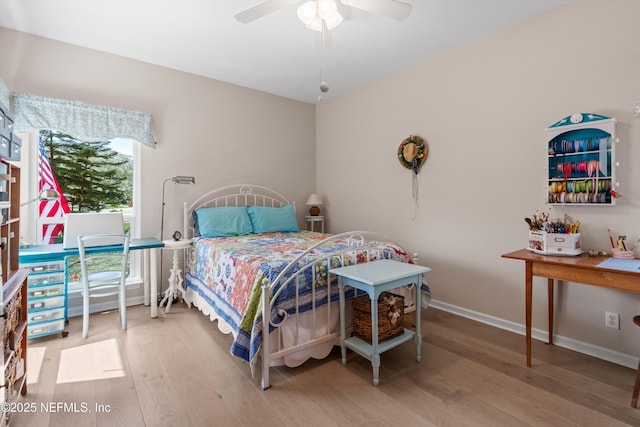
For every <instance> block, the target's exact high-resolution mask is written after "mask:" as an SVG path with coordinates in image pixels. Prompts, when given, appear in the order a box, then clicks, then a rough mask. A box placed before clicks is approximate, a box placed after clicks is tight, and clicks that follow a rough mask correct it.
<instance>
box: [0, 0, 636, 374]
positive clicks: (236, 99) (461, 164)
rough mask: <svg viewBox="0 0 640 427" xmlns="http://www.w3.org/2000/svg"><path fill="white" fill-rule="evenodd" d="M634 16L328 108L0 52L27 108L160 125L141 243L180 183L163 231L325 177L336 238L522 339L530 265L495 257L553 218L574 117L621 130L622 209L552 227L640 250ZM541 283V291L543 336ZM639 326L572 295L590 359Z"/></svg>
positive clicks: (478, 56)
mask: <svg viewBox="0 0 640 427" xmlns="http://www.w3.org/2000/svg"><path fill="white" fill-rule="evenodd" d="M638 16H640V2H637V1H635V0H608V1H606V2H605V1H601V0H574V1H573V2H572V3H570V4H569V5H567V6H565V7H561V8H559V9H557V10H554V11H552V12H549V13H547V14H544V15H542V16H539V17H537V18H534V19H531V20H529V21H527V22H525V23H523V24H521V25H518V26H516V27H513V28H510V29H507V30H504V31H501V32H499V33H496V34H493V35H491V36H488V37H485V38H483V39H481V40H478V41H475V42H473V43H469V44H467V45H464V46H461V47H459V48H457V49H454V50H452V51H449V52H447V53H445V54H442V55H440V56H438V57H436V58H433V59H431V60H428V61H426V62H424V63H422V64H420V65H418V66H415V67H412V68H409V69H407V70H404V71H402V72H400V73H398V74H396V75H394V76H391V77H389V78H386V79H384V80H381V81H379V82H377V83H375V84H372V85H369V86H367V87H365V88H363V89H361V90H358V91H357V92H353V93H351V94H348V95H346V96H343V97H341V98H338V99H334V100H329V101H325V102H323V103H321V104H320V105H319V106H317V108H316V107H314V106H312V105H309V104H304V103H300V102H296V101H291V100H287V99H283V98H279V97H275V96H272V95H267V94H263V93H260V92H256V91H252V90H248V89H243V88H239V87H236V86H232V85H228V84H225V83H221V82H217V81H213V80H209V79H204V78H200V77H197V76H193V75H189V74H185V73H181V72H176V71H171V70H168V69H164V68H161V67H156V66H152V65H149V64H145V63H141V62H136V61H130V60H127V59H124V58H120V57H117V56H113V55H109V54H104V53H99V52H95V51H92V50H88V49H84V48H79V47H75V46H70V45H66V44H62V43H57V42H54V41H50V40H46V39H42V38H39V37H34V36H30V35H26V34H22V33H18V32H14V31H10V30H6V29H2V28H0V52H2V56H3V58H11V60H10V61H6V60H4V61H2V62H0V76H2V78H3V79H4V80H5V82H6V83H7V85H8V86H9V87H10V88H11V89H13V90H14V91H18V92H30V93H34V94H38V95H43V96H52V97H60V98H67V99H77V100H82V101H86V102H94V103H99V104H106V105H112V106H118V107H123V108H131V109H138V110H144V111H151V112H152V113H153V117H154V132H155V134H156V137H157V139H158V148H157V149H156V150H152V149H148V148H143V149H142V167H143V179H142V204H143V213H142V218H143V224H142V234H144V235H158V234H159V227H160V216H159V212H160V204H161V186H162V181H163V180H164V179H165V178H167V177H170V176H174V175H195V176H196V178H197V182H198V183H197V185H196V186H193V187H191V186H179V187H175V188H174V189H172V190H168V192H167V203H168V205H167V206H168V207H169V208H168V210H167V219H166V224H167V227H166V229H167V230H173V229H175V228H178V227H180V224H181V216H180V215H181V212H180V211H179V210H178V209H174V207H175V206H176V205H179V204H180V203H182V202H183V201H191V200H193V199H195V198H196V197H197V196H198V195H199V194H201V193H202V192H204V191H205V190H206V189H207V188H210V187H213V186H215V185H220V184H224V183H232V182H238V181H246V182H249V181H250V182H257V183H261V184H264V185H267V186H270V187H273V188H275V189H278V190H279V191H281V192H282V193H283V194H285V195H287V196H289V197H291V198H292V199H293V200H295V201H296V202H298V204H299V206H300V207H302V204H303V203H304V201H305V199H306V197H307V196H308V193H309V192H310V191H313V189H314V179H315V181H316V184H317V189H318V192H319V193H320V194H321V195H322V196H323V197H324V199H325V202H326V205H325V206H324V207H323V210H324V211H325V213H326V215H327V218H328V224H327V225H328V228H329V230H330V231H331V232H340V231H345V230H349V229H374V230H380V231H383V232H385V233H387V234H389V235H391V236H394V237H396V238H397V239H398V241H399V242H401V243H402V244H404V245H406V246H407V247H409V248H411V249H412V250H414V251H417V252H419V254H420V258H421V262H422V263H423V264H425V265H428V266H430V267H432V268H433V271H432V272H431V273H429V277H428V278H429V284H430V285H431V287H432V289H433V293H434V298H435V299H436V300H437V301H436V302H437V303H438V304H440V306H445V307H446V306H447V305H452V306H453V309H459V310H470V313H471V315H474V316H476V317H480V318H484V320H487V321H494V323H498V324H502V326H503V327H514V328H515V329H518V327H520V328H521V325H522V323H523V318H524V314H523V306H524V302H523V271H524V267H523V265H520V264H519V263H518V262H516V261H510V260H504V259H501V258H500V255H501V254H502V253H505V252H508V251H511V250H515V249H518V248H521V247H523V246H524V245H525V244H526V234H527V227H526V224H525V223H524V221H523V218H524V217H525V216H529V215H531V214H532V213H533V212H534V211H535V210H536V209H545V205H544V202H543V200H544V192H545V188H544V178H545V170H544V168H545V160H546V157H545V144H546V139H545V138H546V135H545V132H544V129H545V128H546V127H547V126H549V125H551V124H552V123H554V122H555V121H557V120H558V119H560V118H563V117H565V116H567V115H570V114H572V113H575V112H593V113H598V114H603V115H607V116H612V117H615V118H616V119H617V120H618V136H619V137H620V140H621V143H620V145H619V146H618V157H619V159H620V160H621V165H620V168H619V172H618V176H619V179H620V183H621V186H620V192H621V193H622V194H623V195H624V196H625V198H624V199H623V200H621V201H620V202H619V204H618V206H616V207H566V208H554V209H553V213H554V214H555V215H557V216H560V215H562V214H564V213H565V212H566V213H568V214H569V215H571V216H573V217H575V218H578V219H580V220H581V222H582V223H583V224H584V232H583V234H584V245H585V246H586V247H588V248H591V247H593V248H597V249H606V248H607V234H606V233H607V231H606V230H607V228H611V229H612V230H614V231H615V232H621V233H626V234H627V235H628V236H629V238H630V239H637V238H639V237H640V226H638V217H639V213H640V205H639V203H638V202H637V200H638V193H639V192H640V180H639V177H638V169H637V168H635V166H637V164H640V153H639V150H640V147H638V144H635V142H637V141H638V140H639V139H640V118H635V117H632V116H631V115H630V113H629V112H630V110H631V108H632V106H633V104H634V102H635V99H637V98H638V97H640V55H639V54H638V53H639V51H638V50H639V49H638V46H639V45H638V40H640V27H639V26H638V25H637V17H638ZM314 112H315V116H314ZM410 134H417V135H420V136H422V137H424V138H425V139H427V141H428V143H429V149H430V151H429V158H428V159H427V162H426V163H425V165H424V167H423V169H422V172H421V174H420V176H419V177H420V185H419V205H420V208H419V212H418V216H417V218H415V219H414V208H413V203H412V199H411V174H410V172H409V171H408V170H406V169H404V168H402V167H401V166H400V165H399V163H398V161H397V158H396V151H397V148H398V145H399V144H400V142H401V141H402V140H403V139H404V138H406V137H407V136H408V135H410ZM274 171H278V172H277V173H276V172H274ZM283 171H285V172H283ZM314 171H315V176H314ZM292 177H293V178H294V179H292ZM302 211H303V209H299V214H300V215H301V214H303V212H302ZM543 284H544V283H543V282H542V281H540V280H539V279H537V280H536V282H535V287H536V291H535V300H534V327H535V328H539V329H544V328H546V321H545V319H546V313H545V310H544V306H545V304H546V297H545V295H544V292H543ZM605 310H609V311H615V312H619V313H621V326H622V327H621V330H620V331H614V330H612V329H606V328H605V327H604V311H605ZM637 312H640V296H636V295H631V294H626V293H621V292H615V291H605V290H602V289H599V288H595V287H588V286H582V285H575V284H568V285H564V286H562V287H561V288H560V290H559V294H558V308H557V313H556V316H557V320H558V326H557V328H556V332H557V333H558V334H560V335H561V336H563V337H566V338H567V339H566V340H565V341H566V342H568V343H569V344H570V345H573V346H574V347H579V346H580V345H583V346H585V347H584V348H583V350H585V351H594V350H595V351H599V350H603V349H605V352H606V349H608V350H609V352H610V353H615V352H622V353H623V354H629V355H637V354H640V331H638V330H637V329H640V328H636V327H634V326H633V325H632V323H631V318H632V316H634V315H635V314H637ZM572 340H575V341H572ZM590 346H595V347H590ZM534 356H535V355H534ZM605 356H611V354H608V355H605ZM625 360H626V361H628V359H625ZM625 360H623V362H624V361H625Z"/></svg>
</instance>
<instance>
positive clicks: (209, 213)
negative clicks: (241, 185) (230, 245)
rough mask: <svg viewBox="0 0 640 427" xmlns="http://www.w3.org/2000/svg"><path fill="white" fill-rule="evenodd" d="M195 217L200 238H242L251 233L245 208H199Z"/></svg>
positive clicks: (249, 221)
mask: <svg viewBox="0 0 640 427" xmlns="http://www.w3.org/2000/svg"><path fill="white" fill-rule="evenodd" d="M195 216H196V217H197V221H196V223H197V227H198V231H199V233H200V236H202V237H230V236H244V235H246V234H251V233H252V232H253V227H252V226H251V219H250V218H249V214H248V213H247V208H245V207H235V206H225V207H220V208H199V209H196V210H195Z"/></svg>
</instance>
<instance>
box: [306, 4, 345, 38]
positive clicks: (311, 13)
mask: <svg viewBox="0 0 640 427" xmlns="http://www.w3.org/2000/svg"><path fill="white" fill-rule="evenodd" d="M298 18H299V19H300V20H301V21H302V22H303V23H304V24H305V25H306V26H307V28H309V29H311V30H313V31H322V25H323V24H322V21H324V23H325V24H326V25H327V29H329V30H332V29H334V28H335V27H337V26H338V24H340V23H341V22H342V19H343V18H342V15H340V13H339V12H338V6H337V5H336V2H335V1H333V0H309V1H306V2H304V3H303V4H302V5H300V7H298Z"/></svg>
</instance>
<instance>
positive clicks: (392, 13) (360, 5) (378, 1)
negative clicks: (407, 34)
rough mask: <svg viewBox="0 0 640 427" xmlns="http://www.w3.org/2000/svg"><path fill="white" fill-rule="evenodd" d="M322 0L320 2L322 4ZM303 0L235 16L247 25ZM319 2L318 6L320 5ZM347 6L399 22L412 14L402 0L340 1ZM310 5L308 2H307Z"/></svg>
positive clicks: (275, 0) (281, 0)
mask: <svg viewBox="0 0 640 427" xmlns="http://www.w3.org/2000/svg"><path fill="white" fill-rule="evenodd" d="M321 1H322V0H320V2H321ZM302 2H303V1H302V0H269V1H266V2H264V3H261V4H259V5H257V6H255V7H252V8H250V9H247V10H245V11H243V12H240V13H237V14H236V15H235V17H236V20H237V21H238V22H242V23H243V24H247V23H249V22H252V21H255V20H256V19H258V18H261V17H263V16H265V15H268V14H269V13H271V12H275V11H276V10H278V9H280V8H282V7H285V6H288V5H291V4H296V3H302ZM320 2H318V4H319V3H320ZM340 2H341V3H342V4H344V5H346V6H350V7H354V8H356V9H361V10H364V11H367V12H371V13H375V14H377V15H382V16H387V17H389V18H392V19H395V20H397V21H402V20H403V19H404V18H406V17H407V16H409V13H411V4H409V3H405V2H404V1H400V0H340ZM307 3H308V2H307Z"/></svg>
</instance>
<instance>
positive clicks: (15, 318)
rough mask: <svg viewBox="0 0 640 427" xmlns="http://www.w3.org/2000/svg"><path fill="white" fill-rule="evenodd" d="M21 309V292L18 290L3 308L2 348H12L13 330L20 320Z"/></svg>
mask: <svg viewBox="0 0 640 427" xmlns="http://www.w3.org/2000/svg"><path fill="white" fill-rule="evenodd" d="M21 310H22V292H21V291H18V292H16V294H15V295H14V296H13V298H12V299H11V300H10V301H9V302H8V303H7V306H6V307H5V308H4V312H5V314H6V317H5V321H4V328H3V330H2V339H3V342H4V350H5V351H7V350H13V330H14V329H15V328H16V327H17V326H18V323H19V322H20V314H21Z"/></svg>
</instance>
